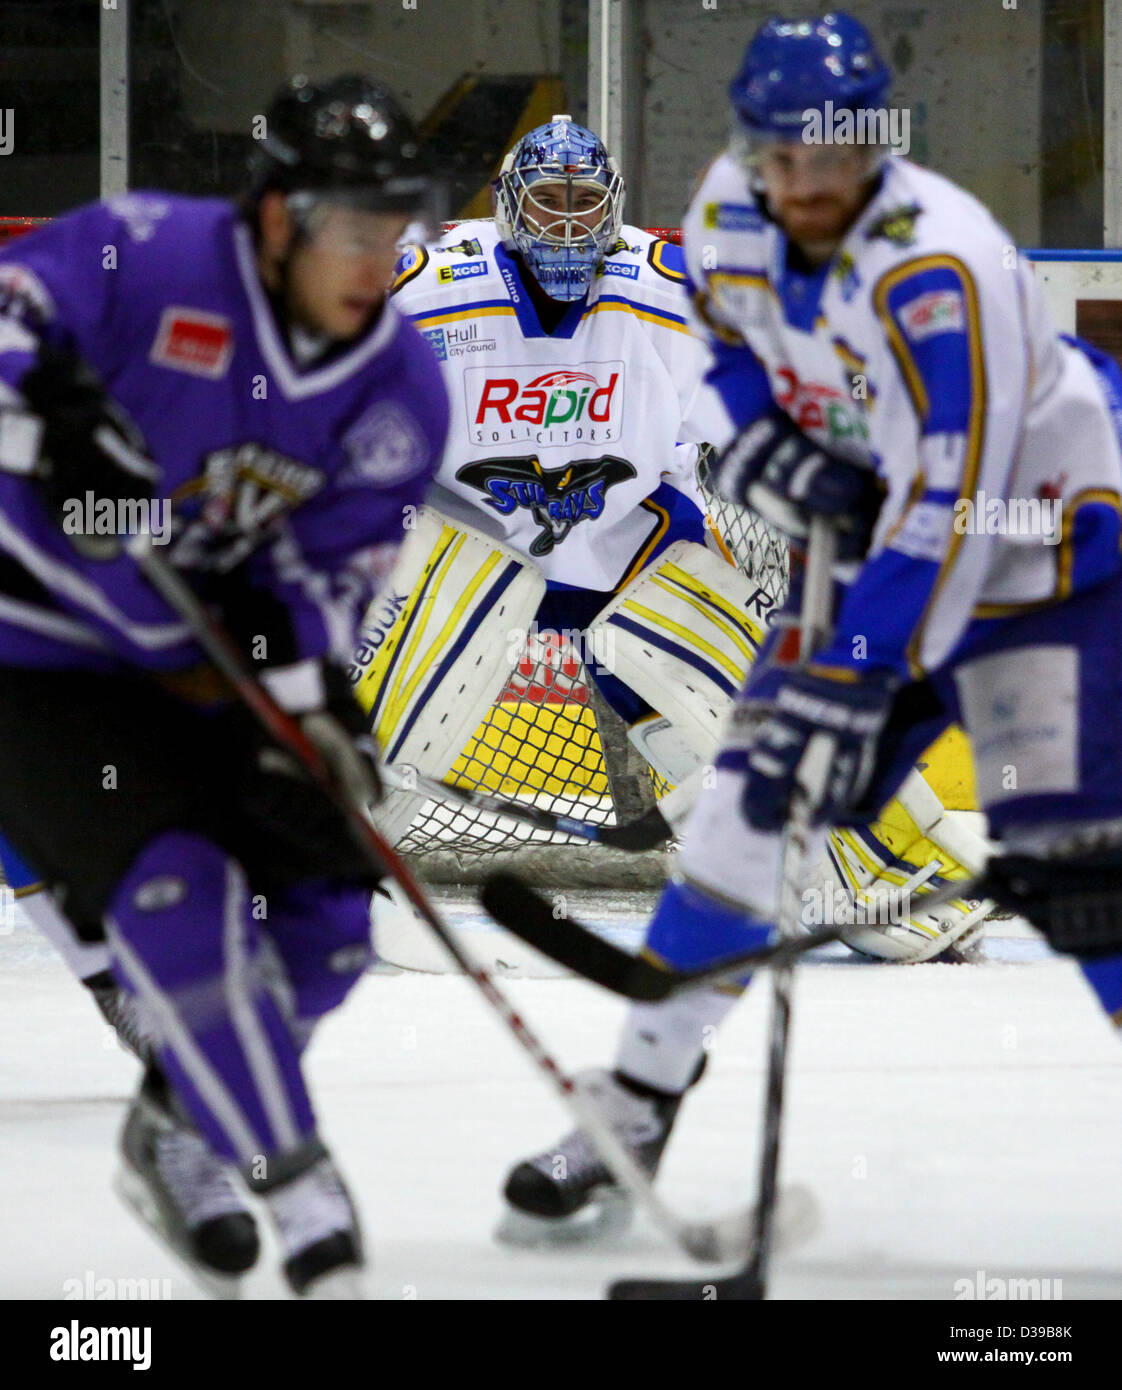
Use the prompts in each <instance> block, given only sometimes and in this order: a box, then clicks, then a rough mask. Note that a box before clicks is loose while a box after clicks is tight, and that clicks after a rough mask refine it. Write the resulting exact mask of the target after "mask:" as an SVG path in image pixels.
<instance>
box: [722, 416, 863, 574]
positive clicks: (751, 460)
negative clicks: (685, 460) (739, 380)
mask: <svg viewBox="0 0 1122 1390" xmlns="http://www.w3.org/2000/svg"><path fill="white" fill-rule="evenodd" d="M713 476H714V480H715V482H716V486H717V489H718V491H719V492H720V493H721V495H722V496H723V497H726V498H728V500H729V501H730V502H736V503H738V504H740V505H745V504H747V505H748V506H749V507H751V508H752V509H753V510H754V511H757V512H759V514H760V515H761V516H762V517H763V518H764V520H765V521H768V522H770V523H771V525H772V526H775V527H776V528H777V529H778V530H780V531H782V532H784V534H785V535H788V536H790V537H791V538H792V540H805V539H806V537H807V535H808V533H809V529H810V518H811V517H812V516H827V517H830V518H831V519H833V520H834V521H835V522H836V524H837V528H838V558H839V559H840V560H857V559H860V558H861V557H862V556H864V554H865V552H866V551H867V550H868V548H869V542H870V540H871V538H872V534H873V527H874V526H875V525H876V521H877V516H878V515H879V513H880V505H881V501H882V499H883V497H884V489H883V487H882V485H881V484H880V482H879V481H878V480H877V478H876V476H875V474H873V473H871V472H870V471H869V470H868V469H867V468H862V467H861V466H860V465H859V464H856V463H850V462H849V461H848V460H846V459H841V458H837V457H835V455H833V454H831V453H829V452H828V451H827V450H826V449H824V448H823V447H822V446H821V445H820V444H817V443H815V441H814V440H813V439H811V438H810V436H809V435H806V434H804V433H803V432H802V430H800V429H799V427H798V426H797V425H796V424H795V423H794V421H793V420H791V418H790V417H789V416H788V415H787V414H786V413H785V412H784V411H782V410H780V409H779V408H778V407H775V408H774V409H772V410H769V411H768V412H767V414H766V415H762V416H761V417H760V418H759V419H758V420H753V422H752V423H751V424H750V425H747V426H746V427H745V428H744V429H743V430H741V432H740V434H738V435H737V437H736V438H735V439H734V440H733V442H732V443H731V444H730V445H729V446H728V448H727V449H726V450H725V451H724V453H723V454H721V456H720V457H719V458H718V459H717V462H716V464H715V466H714V469H713Z"/></svg>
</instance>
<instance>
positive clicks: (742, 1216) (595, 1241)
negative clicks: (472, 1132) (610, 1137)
mask: <svg viewBox="0 0 1122 1390" xmlns="http://www.w3.org/2000/svg"><path fill="white" fill-rule="evenodd" d="M635 1206H636V1204H635V1201H634V1199H633V1198H632V1197H630V1196H629V1194H628V1193H626V1192H624V1191H621V1190H620V1189H619V1188H611V1189H608V1190H607V1191H605V1192H604V1193H603V1194H602V1195H601V1196H600V1197H599V1198H597V1200H596V1201H594V1202H593V1203H591V1204H590V1205H589V1206H588V1207H585V1208H582V1210H581V1211H580V1212H577V1213H575V1214H574V1215H573V1216H571V1217H565V1218H562V1219H552V1218H550V1217H545V1216H530V1215H528V1214H527V1213H525V1212H520V1211H515V1210H513V1209H512V1208H509V1209H508V1210H507V1211H506V1212H505V1213H504V1214H503V1217H502V1219H501V1220H500V1222H499V1224H498V1226H497V1227H496V1228H495V1233H494V1238H495V1240H496V1241H498V1242H499V1243H500V1244H501V1245H510V1246H514V1247H517V1248H519V1249H530V1250H533V1249H541V1248H543V1247H544V1248H549V1249H554V1250H563V1249H575V1248H580V1247H587V1246H590V1245H602V1244H607V1243H608V1242H610V1241H612V1240H614V1239H616V1238H617V1237H619V1236H621V1235H623V1234H624V1233H625V1232H626V1231H628V1230H629V1229H630V1227H631V1223H632V1220H633V1217H634V1214H635ZM818 1226H819V1210H818V1202H817V1201H816V1199H815V1197H814V1194H813V1193H812V1192H811V1190H810V1189H809V1188H808V1187H804V1186H802V1185H796V1186H794V1187H790V1188H784V1189H783V1191H782V1192H780V1194H779V1198H778V1206H777V1209H776V1216H775V1231H774V1236H773V1240H774V1243H775V1249H776V1250H777V1251H778V1252H779V1253H780V1254H785V1253H787V1252H788V1251H789V1250H793V1249H795V1248H797V1247H798V1246H800V1245H802V1244H804V1243H805V1242H806V1241H808V1240H810V1238H811V1237H812V1236H813V1235H814V1234H815V1232H816V1231H817V1230H818ZM755 1237H756V1208H755V1207H750V1208H747V1209H745V1210H742V1211H738V1212H732V1213H730V1214H729V1215H728V1216H724V1217H719V1218H718V1219H716V1220H715V1221H696V1222H686V1221H683V1222H682V1223H681V1226H680V1231H679V1239H678V1242H677V1243H678V1244H680V1245H681V1246H682V1248H683V1249H684V1250H685V1251H686V1253H687V1254H689V1255H690V1256H691V1257H692V1258H693V1259H695V1260H697V1261H698V1262H699V1263H702V1264H715V1265H726V1264H727V1265H738V1264H742V1263H743V1262H744V1260H745V1259H746V1258H747V1257H748V1255H749V1253H750V1252H751V1249H752V1243H753V1241H754V1240H755Z"/></svg>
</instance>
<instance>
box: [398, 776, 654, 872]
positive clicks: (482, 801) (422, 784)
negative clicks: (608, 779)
mask: <svg viewBox="0 0 1122 1390" xmlns="http://www.w3.org/2000/svg"><path fill="white" fill-rule="evenodd" d="M381 771H382V774H383V777H384V779H385V781H386V783H387V784H388V785H389V786H392V787H394V788H395V789H396V790H398V791H407V792H423V793H424V794H425V795H426V796H428V797H430V798H432V800H434V801H449V800H451V801H459V802H462V803H463V805H465V806H472V807H474V808H475V809H476V810H478V811H487V812H488V813H489V814H490V815H493V816H503V817H504V818H505V819H506V820H512V821H518V822H519V823H520V824H522V825H531V826H533V827H534V829H535V830H548V831H553V832H555V833H560V834H563V835H574V836H577V837H578V838H579V839H582V840H590V841H591V842H592V843H593V844H596V845H609V846H611V847H612V848H614V849H623V850H629V851H631V852H634V853H640V852H642V851H643V850H648V849H657V848H658V846H659V845H663V844H665V843H666V841H667V840H670V839H672V838H673V836H674V831H673V830H672V829H671V827H670V826H669V825H668V824H667V822H666V821H665V820H664V818H663V816H662V813H661V811H659V809H658V807H657V806H653V807H652V808H651V809H650V810H649V811H647V812H646V813H645V814H644V815H642V816H640V817H638V819H636V820H633V821H630V822H628V824H627V825H595V824H593V823H592V822H590V821H583V820H576V819H575V818H574V817H573V816H559V815H557V813H556V812H555V811H547V810H544V809H543V808H542V807H540V806H532V805H527V804H526V803H525V802H520V801H508V800H507V799H506V798H505V797H501V796H492V795H491V794H490V793H489V792H481V791H477V790H475V788H472V787H457V786H453V785H452V784H451V783H450V782H441V781H438V780H437V778H435V777H426V776H425V774H424V773H423V772H418V771H417V769H416V768H415V767H409V766H404V765H403V766H401V767H396V766H394V764H392V763H386V764H384V765H383V766H382V769H381Z"/></svg>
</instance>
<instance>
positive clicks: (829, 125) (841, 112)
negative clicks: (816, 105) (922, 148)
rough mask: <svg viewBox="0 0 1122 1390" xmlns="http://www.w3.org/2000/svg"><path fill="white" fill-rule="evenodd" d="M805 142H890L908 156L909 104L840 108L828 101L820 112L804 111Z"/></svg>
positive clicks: (830, 143) (910, 136) (817, 143)
mask: <svg viewBox="0 0 1122 1390" xmlns="http://www.w3.org/2000/svg"><path fill="white" fill-rule="evenodd" d="M803 144H804V145H888V146H889V147H890V148H891V149H893V150H894V151H895V152H896V153H897V154H902V155H906V154H907V153H908V151H909V150H910V149H911V147H912V116H911V112H910V111H909V110H908V108H907V107H899V106H892V107H888V106H867V107H864V108H862V109H861V110H860V111H851V110H849V109H848V108H845V107H842V108H840V109H838V108H836V107H835V106H834V103H833V102H832V101H827V102H826V104H825V107H824V108H823V110H821V111H817V110H806V111H804V112H803Z"/></svg>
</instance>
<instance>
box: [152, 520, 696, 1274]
mask: <svg viewBox="0 0 1122 1390" xmlns="http://www.w3.org/2000/svg"><path fill="white" fill-rule="evenodd" d="M127 548H128V551H129V554H130V555H131V556H132V558H133V560H134V562H135V563H136V564H137V566H138V567H139V568H140V570H141V571H142V573H143V574H144V575H145V576H146V578H147V579H148V580H149V582H150V583H151V584H152V586H153V587H154V588H155V589H156V591H157V592H158V593H160V594H161V595H162V596H163V598H164V599H165V600H166V601H167V603H168V604H169V605H170V606H171V607H172V608H173V609H174V610H175V611H176V612H177V613H178V614H179V615H180V617H182V619H183V621H184V622H185V623H186V624H187V626H188V627H189V628H190V629H191V632H192V634H193V635H194V637H195V639H196V640H197V641H198V643H199V645H200V646H201V647H202V649H203V650H204V651H205V652H206V653H207V655H208V656H209V657H210V659H211V660H212V661H213V662H214V664H215V666H216V667H217V668H218V670H219V671H220V672H221V673H222V674H223V675H224V676H225V677H226V679H227V680H228V681H229V682H230V684H231V686H232V687H233V689H234V691H235V693H236V694H237V695H238V697H239V698H240V699H241V700H242V701H243V702H244V703H245V705H246V706H247V707H248V708H249V710H250V711H251V712H252V713H253V714H254V716H255V717H256V718H257V720H258V722H259V723H260V724H261V726H262V727H263V728H264V729H265V731H266V732H267V733H268V734H269V735H270V737H272V738H273V739H274V740H275V741H276V743H277V744H278V745H279V746H280V747H281V748H283V749H285V750H286V751H287V752H289V753H291V754H292V756H293V757H294V758H295V759H296V760H297V762H299V763H300V765H301V766H302V767H303V768H304V769H305V770H306V771H307V773H308V775H309V777H310V778H311V779H312V781H313V782H314V783H315V784H316V785H317V786H318V787H319V788H320V789H321V790H322V792H323V793H324V795H325V796H326V797H327V798H328V799H329V800H330V801H331V802H332V804H333V805H334V806H335V807H336V808H337V809H338V810H339V812H340V813H341V814H342V816H343V817H344V819H345V821H346V824H347V826H348V828H349V830H350V832H351V834H352V835H353V836H354V838H355V841H356V842H357V844H358V845H359V847H360V848H361V849H362V850H363V851H364V852H365V854H366V856H367V858H368V860H369V862H370V865H371V867H372V868H373V869H374V870H375V871H376V872H377V873H378V874H380V875H381V874H385V873H389V874H391V875H392V876H393V877H394V878H395V879H396V880H397V882H398V884H399V885H400V887H401V889H402V891H403V892H404V894H405V896H406V897H407V898H408V900H409V902H410V904H411V905H412V906H413V907H414V909H415V910H416V912H417V914H418V916H420V918H421V919H422V921H424V922H425V924H426V925H427V926H428V927H429V928H430V930H431V931H432V933H433V935H434V936H435V937H436V938H437V940H438V941H439V942H440V943H441V945H442V946H443V947H444V948H445V950H447V952H448V953H449V955H450V956H451V957H452V958H453V960H454V961H455V962H456V964H457V965H458V966H459V967H460V969H461V970H462V971H463V972H464V974H465V975H466V976H467V977H468V979H470V980H471V982H472V983H473V984H474V985H475V987H476V989H477V990H478V991H479V992H480V994H481V995H482V996H483V998H484V999H485V1000H486V1002H487V1004H488V1005H489V1007H490V1008H491V1010H492V1011H493V1012H494V1013H495V1014H497V1015H498V1017H499V1018H500V1019H501V1020H502V1022H503V1024H504V1025H505V1026H506V1028H507V1030H508V1031H509V1032H510V1033H511V1035H512V1036H513V1037H514V1038H515V1040H516V1041H517V1042H518V1044H519V1046H520V1047H521V1048H522V1049H523V1051H525V1052H526V1053H527V1054H528V1055H529V1056H530V1057H531V1058H532V1059H533V1061H534V1063H535V1065H536V1066H537V1068H538V1070H539V1071H541V1072H542V1073H543V1074H544V1075H545V1076H546V1077H548V1078H549V1081H550V1083H551V1084H552V1086H553V1087H554V1089H555V1090H556V1091H557V1093H558V1095H559V1097H560V1098H561V1100H562V1101H563V1102H564V1103H565V1104H566V1105H567V1107H568V1108H569V1109H570V1110H571V1111H572V1113H573V1116H574V1118H575V1119H576V1121H577V1123H578V1124H579V1125H580V1127H581V1128H582V1129H583V1130H584V1132H585V1133H586V1135H587V1136H588V1138H589V1139H590V1140H591V1141H592V1143H593V1145H594V1146H595V1147H596V1149H597V1150H598V1151H599V1153H600V1156H601V1158H602V1159H603V1160H604V1162H605V1164H606V1165H607V1166H608V1167H609V1168H610V1169H611V1171H612V1172H613V1173H614V1175H615V1177H616V1179H617V1180H618V1181H619V1183H620V1184H621V1185H622V1186H623V1187H625V1188H627V1189H628V1190H629V1191H630V1192H631V1194H632V1195H633V1196H634V1197H635V1198H636V1199H637V1200H638V1201H640V1202H642V1204H643V1205H644V1206H645V1207H646V1208H647V1210H648V1211H649V1212H650V1214H651V1216H652V1217H653V1218H654V1219H655V1221H656V1222H657V1223H658V1224H659V1225H660V1226H661V1227H662V1229H663V1230H665V1231H666V1232H667V1234H668V1235H670V1237H671V1238H672V1239H673V1240H675V1241H676V1242H677V1243H678V1244H679V1245H680V1246H681V1247H682V1248H683V1249H685V1250H686V1251H687V1252H688V1253H690V1254H691V1255H693V1256H694V1258H696V1259H713V1258H715V1257H716V1256H717V1252H718V1251H719V1249H720V1240H719V1236H720V1231H719V1230H718V1227H717V1225H716V1223H713V1222H690V1221H685V1220H683V1219H682V1218H680V1217H679V1216H677V1215H676V1213H674V1212H673V1211H672V1210H671V1209H670V1208H669V1207H667V1206H666V1204H665V1203H664V1202H663V1201H662V1199H661V1197H660V1196H659V1195H658V1193H657V1192H655V1190H654V1188H653V1186H652V1185H651V1182H650V1179H649V1177H648V1176H647V1174H646V1173H645V1172H644V1170H643V1169H642V1168H641V1166H640V1165H639V1163H638V1161H637V1160H636V1158H635V1157H634V1155H633V1154H632V1153H631V1152H630V1150H628V1149H627V1148H626V1147H625V1146H624V1145H623V1143H622V1142H621V1141H620V1140H619V1139H618V1138H617V1136H616V1135H615V1134H614V1133H613V1131H612V1130H611V1128H610V1127H609V1126H608V1124H607V1122H606V1121H605V1120H604V1119H603V1118H602V1117H601V1115H600V1112H599V1110H598V1109H597V1107H596V1106H595V1104H594V1103H593V1102H591V1101H590V1100H588V1099H587V1098H586V1097H585V1096H584V1095H583V1093H582V1092H581V1091H580V1090H579V1089H578V1088H577V1087H576V1086H575V1085H574V1084H573V1081H572V1079H571V1078H570V1077H569V1076H568V1075H567V1074H566V1073H565V1072H564V1071H563V1070H562V1069H561V1067H560V1066H559V1064H558V1063H557V1062H556V1061H555V1060H554V1058H553V1056H552V1055H551V1054H550V1053H549V1052H548V1051H547V1050H546V1048H545V1046H544V1045H543V1044H542V1043H541V1042H540V1040H539V1039H538V1037H537V1036H536V1035H535V1034H534V1033H533V1032H532V1031H531V1029H530V1028H529V1027H528V1026H527V1024H526V1023H525V1021H524V1020H523V1019H522V1017H521V1015H520V1014H519V1013H518V1011H517V1010H516V1009H515V1008H514V1007H513V1005H512V1004H511V1003H510V1001H509V1000H508V999H507V998H506V996H505V995H504V994H503V993H502V991H501V990H500V989H499V988H498V986H497V985H496V984H495V982H494V980H493V979H492V978H491V976H490V975H489V974H488V973H487V971H486V970H484V969H483V968H482V967H481V966H479V965H478V964H476V962H475V961H474V960H473V959H472V958H471V957H470V956H469V955H468V953H467V952H466V951H465V950H464V949H463V947H462V946H461V945H460V943H459V942H458V941H457V939H456V938H455V936H454V935H453V934H452V932H451V931H449V930H448V928H447V927H446V926H445V925H444V923H443V922H442V921H441V920H440V917H439V916H438V915H437V912H436V910H435V909H434V908H433V906H432V904H431V903H430V902H429V900H428V897H427V896H426V894H425V892H424V890H423V889H422V887H421V886H420V884H419V883H418V882H417V880H416V878H414V876H413V874H412V872H411V871H410V869H409V867H408V865H407V864H406V863H405V862H404V860H403V859H402V858H401V856H400V855H399V854H397V853H396V851H395V850H394V849H393V848H392V847H391V846H390V845H389V844H388V843H387V841H386V840H385V838H384V837H383V836H382V835H381V834H379V832H378V830H377V829H376V827H375V826H374V825H373V824H371V822H370V820H369V819H368V818H367V816H366V814H365V809H364V808H365V805H366V801H367V795H366V793H365V792H364V791H363V790H361V789H357V788H349V787H347V786H346V785H344V783H343V782H342V780H341V779H340V778H339V777H337V776H336V774H335V773H334V771H333V770H332V768H331V767H330V766H329V765H328V763H327V762H326V760H325V759H324V757H323V756H322V754H321V753H320V751H319V749H318V748H316V746H315V744H314V743H313V742H312V741H311V740H310V739H309V738H308V736H307V735H306V734H305V733H304V731H303V729H302V728H301V727H300V725H299V723H298V722H297V720H296V719H294V718H293V716H292V715H290V714H288V713H287V712H286V711H285V710H283V709H282V708H281V707H280V705H278V704H277V702H276V701H275V700H274V699H273V697H272V696H271V695H270V694H269V692H268V691H267V690H266V689H265V687H264V686H263V685H262V684H261V682H260V681H259V680H258V679H257V677H256V676H255V675H254V674H253V672H252V670H251V669H250V668H249V666H248V665H247V663H246V660H245V657H244V655H243V654H242V651H241V648H240V647H239V646H238V645H237V643H236V642H235V641H234V639H233V637H231V635H230V633H229V632H228V631H227V630H226V628H225V627H224V626H223V624H222V623H221V622H219V620H218V619H217V618H215V617H214V616H213V615H212V614H211V613H210V612H209V611H208V610H207V609H206V608H205V607H204V606H203V604H202V603H201V602H200V601H199V599H198V597H197V596H196V594H195V593H194V592H193V590H192V589H191V588H190V586H189V585H188V584H187V583H186V581H185V580H184V579H183V577H182V576H181V575H180V574H179V573H178V571H176V570H175V568H174V567H173V566H172V565H171V564H170V563H169V562H168V561H167V560H165V559H164V558H163V556H162V555H161V554H160V553H159V552H158V551H157V550H156V548H155V546H154V545H153V543H152V541H151V539H150V538H149V537H148V536H147V535H145V534H141V535H137V536H134V537H132V538H131V539H130V541H129V542H128V547H127Z"/></svg>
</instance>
